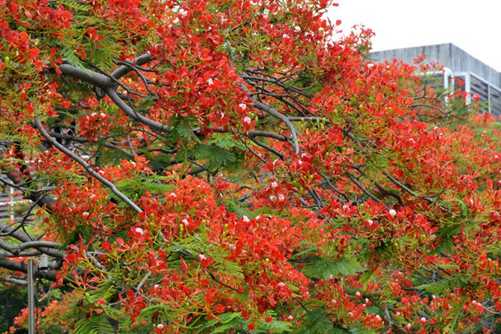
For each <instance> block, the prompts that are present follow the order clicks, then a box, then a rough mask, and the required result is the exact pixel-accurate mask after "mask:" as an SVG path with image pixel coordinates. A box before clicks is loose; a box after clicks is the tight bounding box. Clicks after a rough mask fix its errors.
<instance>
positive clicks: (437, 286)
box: [416, 276, 467, 295]
mask: <svg viewBox="0 0 501 334" xmlns="http://www.w3.org/2000/svg"><path fill="white" fill-rule="evenodd" d="M465 283H467V280H464V279H462V278H461V277H458V276H455V277H451V278H444V279H441V280H439V281H437V282H432V283H427V284H421V285H418V286H416V289H419V290H425V291H427V292H429V293H433V294H437V295H438V294H443V293H445V292H448V291H451V290H452V289H454V288H458V287H461V286H463V285H464V284H465Z"/></svg>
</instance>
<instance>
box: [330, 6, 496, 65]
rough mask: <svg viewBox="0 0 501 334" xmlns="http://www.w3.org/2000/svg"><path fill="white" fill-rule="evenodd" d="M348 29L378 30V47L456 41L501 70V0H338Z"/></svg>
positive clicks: (334, 14) (338, 10) (336, 12)
mask: <svg viewBox="0 0 501 334" xmlns="http://www.w3.org/2000/svg"><path fill="white" fill-rule="evenodd" d="M338 2H339V7H337V8H336V9H335V10H334V11H333V12H332V18H333V19H338V18H339V19H341V20H342V21H343V27H344V29H345V30H346V29H347V28H349V27H351V26H352V25H354V24H363V25H365V26H367V27H369V28H371V29H372V30H374V31H375V33H376V37H375V38H374V44H373V47H374V50H386V49H395V48H402V47H409V46H420V45H427V44H437V43H449V42H451V43H454V44H456V45H457V46H458V47H460V48H462V49H463V50H465V51H467V52H468V53H470V54H471V55H472V56H474V57H476V58H478V59H479V60H481V61H483V62H484V63H486V64H488V65H490V66H492V67H494V68H495V69H496V70H498V71H501V0H475V1H466V0H338Z"/></svg>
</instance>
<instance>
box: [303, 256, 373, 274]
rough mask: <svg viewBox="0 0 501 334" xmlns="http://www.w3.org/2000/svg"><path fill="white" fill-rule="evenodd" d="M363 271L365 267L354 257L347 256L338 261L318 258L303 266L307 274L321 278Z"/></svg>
mask: <svg viewBox="0 0 501 334" xmlns="http://www.w3.org/2000/svg"><path fill="white" fill-rule="evenodd" d="M363 271H365V268H364V267H363V266H362V265H361V264H360V263H359V262H358V261H357V260H356V259H355V258H353V257H345V258H343V259H341V260H338V261H333V260H328V259H324V258H316V259H315V260H313V261H311V262H309V263H307V264H306V265H305V266H304V268H303V273H304V274H305V275H306V276H308V277H310V278H320V279H328V278H329V277H331V275H332V276H338V275H343V276H346V275H354V274H356V273H360V272H363Z"/></svg>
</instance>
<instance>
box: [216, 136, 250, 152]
mask: <svg viewBox="0 0 501 334" xmlns="http://www.w3.org/2000/svg"><path fill="white" fill-rule="evenodd" d="M208 143H209V144H213V145H216V146H218V147H221V148H223V149H225V150H231V149H235V148H237V149H240V150H245V149H246V147H245V145H244V144H243V143H242V142H241V141H239V140H237V139H235V138H234V137H233V135H232V134H230V133H215V134H214V135H213V136H212V137H211V138H210V139H209V141H208Z"/></svg>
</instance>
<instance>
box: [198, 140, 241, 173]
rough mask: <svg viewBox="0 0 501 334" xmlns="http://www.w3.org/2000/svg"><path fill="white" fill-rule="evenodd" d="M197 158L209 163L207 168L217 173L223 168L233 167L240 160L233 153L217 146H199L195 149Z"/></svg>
mask: <svg viewBox="0 0 501 334" xmlns="http://www.w3.org/2000/svg"><path fill="white" fill-rule="evenodd" d="M194 153H195V158H196V159H199V160H205V161H207V166H206V167H207V168H208V169H209V170H210V171H216V170H218V169H220V168H221V167H232V166H234V165H235V164H236V163H237V162H238V161H239V158H238V157H237V155H236V154H235V153H233V152H230V151H228V150H225V149H223V148H221V147H219V146H216V145H206V144H199V145H197V146H196V148H195V152H194Z"/></svg>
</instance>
